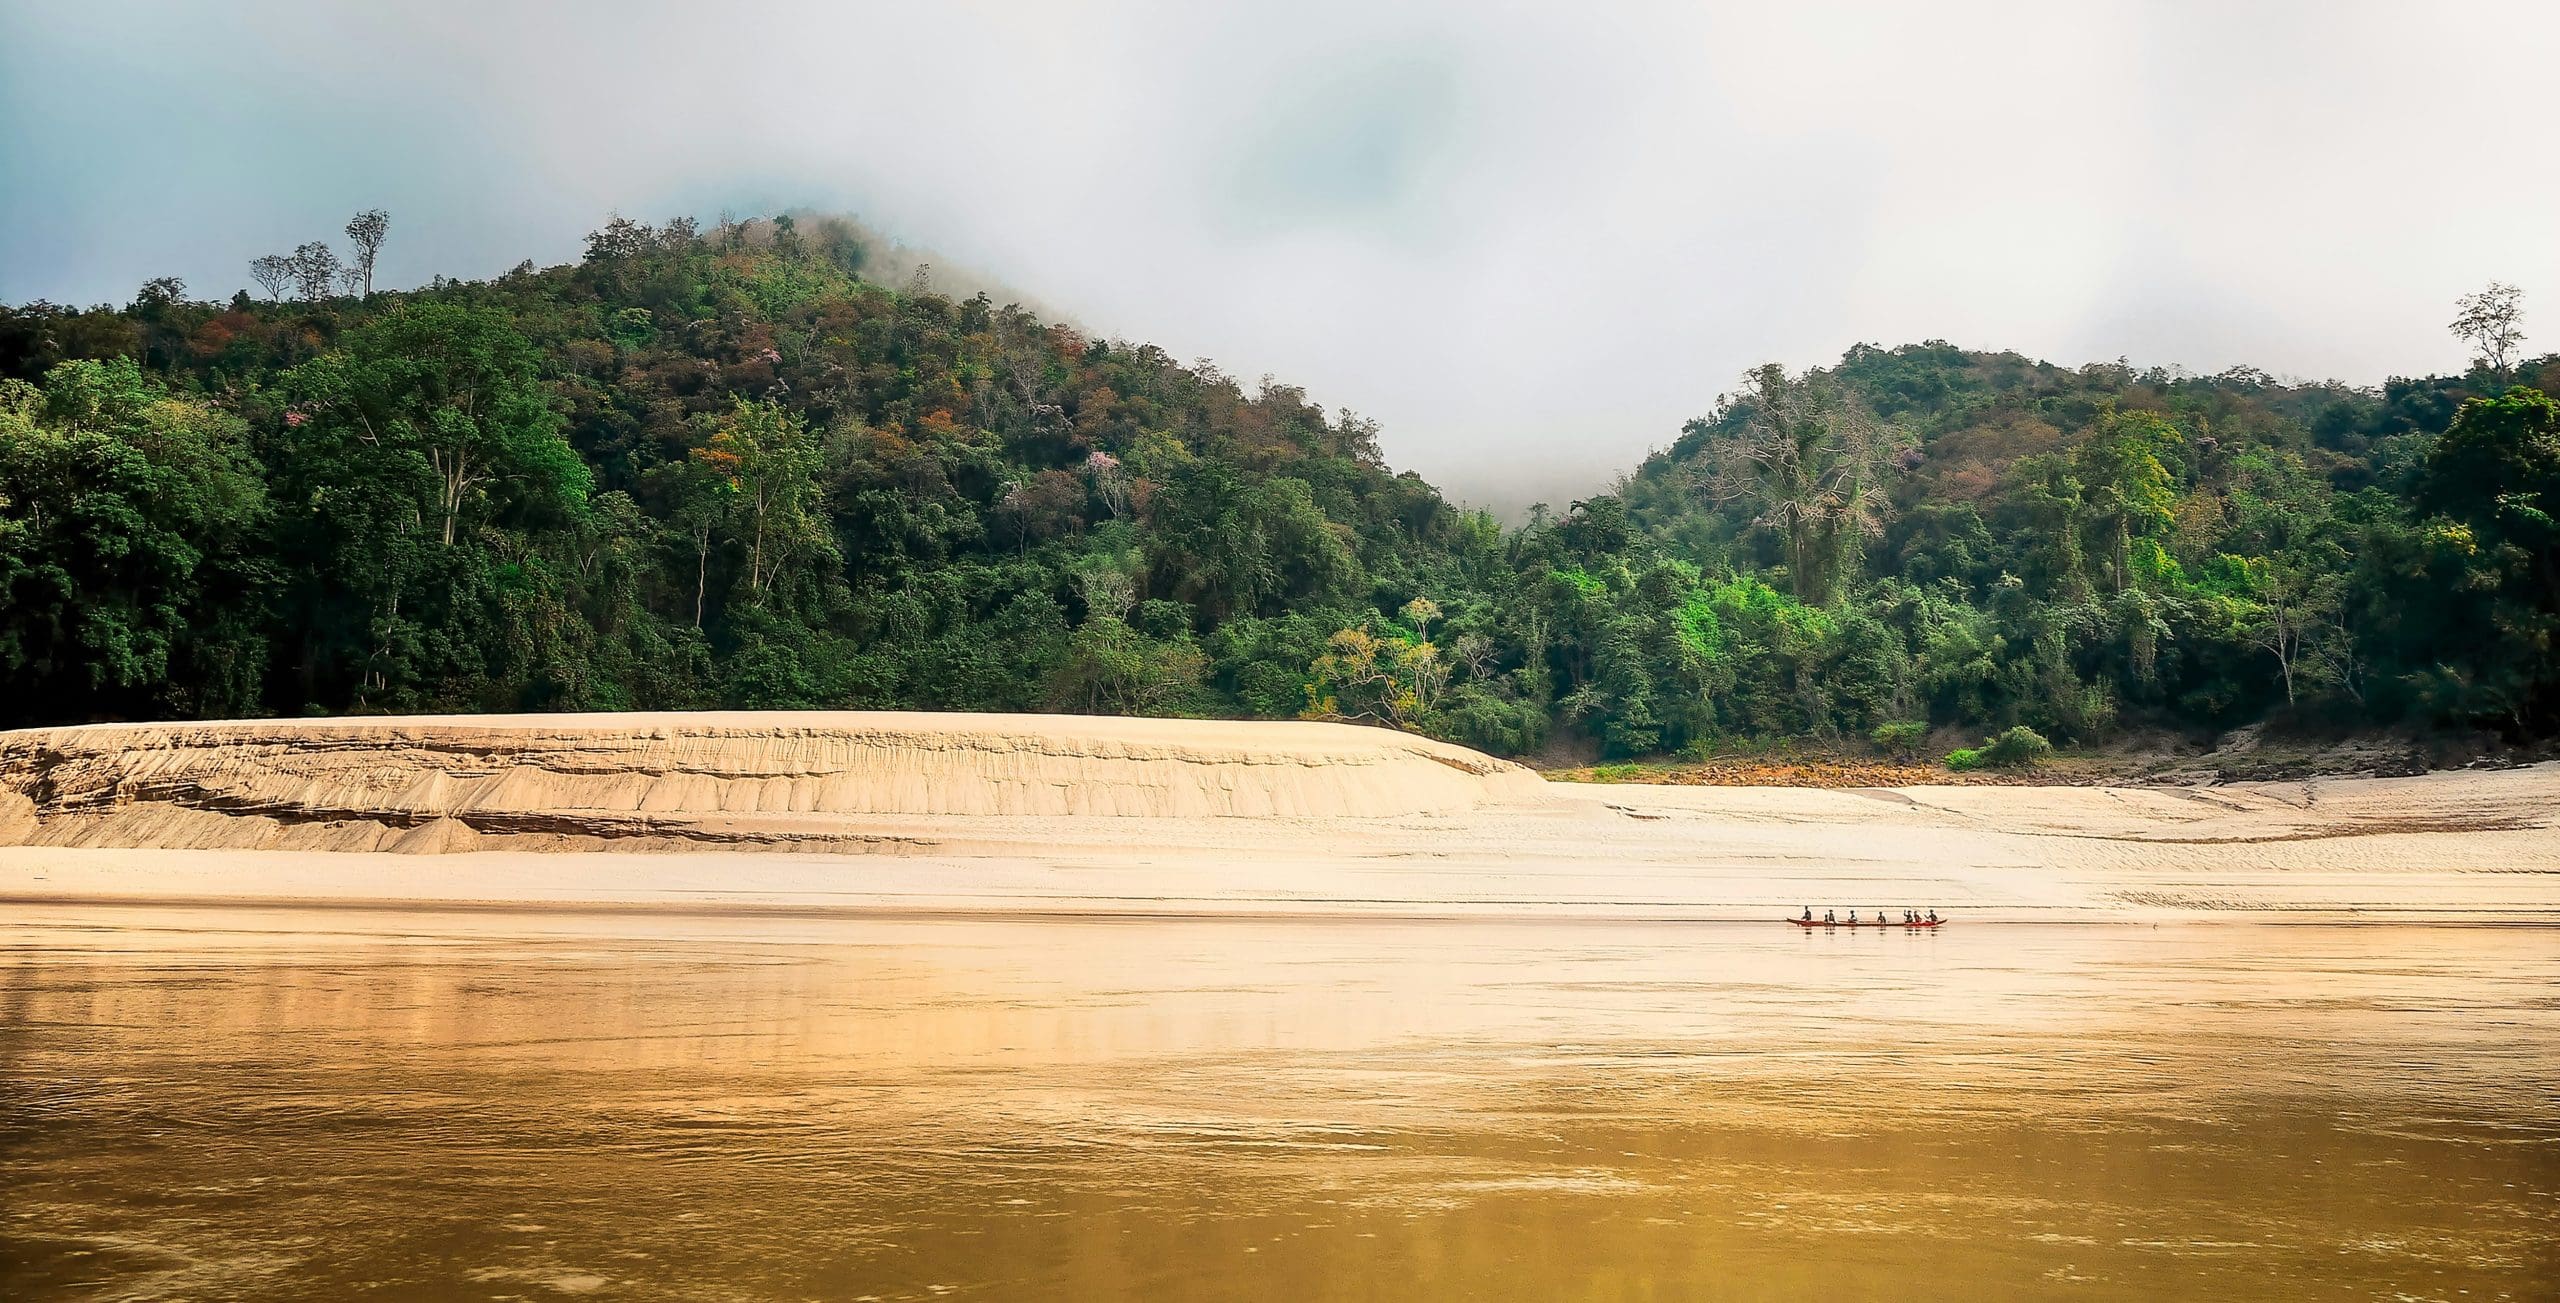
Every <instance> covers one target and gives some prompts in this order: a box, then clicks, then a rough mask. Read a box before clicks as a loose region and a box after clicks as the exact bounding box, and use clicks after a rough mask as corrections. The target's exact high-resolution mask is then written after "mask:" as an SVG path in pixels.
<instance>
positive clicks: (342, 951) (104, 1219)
mask: <svg viewBox="0 0 2560 1303" xmlns="http://www.w3.org/2000/svg"><path fill="white" fill-rule="evenodd" d="M358 1294H363V1295H367V1296H370V1297H388V1298H417V1299H446V1298H558V1297H562V1296H569V1295H593V1296H596V1297H624V1298H671V1299H731V1298H782V1299H792V1298H810V1299H852V1298H866V1297H868V1298H877V1299H906V1298H912V1299H931V1298H961V1297H982V1298H1041V1299H1049V1298H1068V1299H1080V1298H1093V1299H1102V1298H1168V1299H1173V1298H1181V1299H1198V1298H1270V1299H1413V1298H1434V1297H1441V1298H1511V1299H1562V1298H1574V1299H1672V1298H1697V1297H1707V1298H1714V1297H1733V1298H1792V1297H1807V1298H1811V1297H1828V1296H1835V1295H1836V1296H1848V1297H1897V1298H1949V1299H1957V1298H1962V1299H1980V1298H1997V1297H2004V1296H2007V1297H2067V1298H2088V1299H2145V1298H2157V1297H2163V1296H2188V1297H2200V1298H2201V1297H2224V1298H2229V1297H2250V1298H2273V1299H2297V1298H2298V1299H2329V1298H2337V1299H2368V1298H2427V1299H2446V1300H2455V1299H2475V1300H2490V1299H2499V1298H2507V1299H2535V1298H2540V1299H2549V1298H2553V1297H2555V1296H2560V942H2555V939H2554V937H2553V936H2552V934H2550V933H2548V932H2532V931H2499V930H2489V929H2431V930H2422V929H2402V928H2381V927H2375V928H2306V927H2291V928H2288V927H2263V926H2259V927H2212V926H2193V927H2180V928H2166V929H2137V928H2089V929H2065V928H2006V929H2002V928H1993V927H1978V928H1975V929H1972V930H1970V931H1968V930H1966V929H1964V928H1963V927H1961V926H1959V927H1956V928H1950V929H1948V930H1947V931H1946V932H1945V933H1943V934H1941V935H1936V936H1929V935H1912V934H1902V933H1885V934H1875V933H1868V934H1858V935H1850V934H1834V935H1823V934H1814V935H1800V934H1798V933H1797V932H1795V931H1794V930H1793V929H1781V928H1779V927H1777V926H1776V925H1775V924H1772V925H1770V926H1768V927H1766V928H1753V927H1735V926H1720V927H1719V926H1707V927H1687V928H1682V927H1671V926H1629V925H1587V924H1571V923H1535V924H1533V923H1518V924H1483V925H1450V924H1412V925H1400V924H1384V923H1352V924H1346V923H1303V924H1265V923H1242V922H1230V923H1216V922H1204V923H1180V922H1160V921H1158V922H1143V923H1107V922H1077V923H1065V922H968V921H878V920H845V921H817V922H813V921H808V920H745V919H696V920H671V919H662V918H637V917H632V916H618V917H593V918H577V917H568V916H559V917H542V916H528V915H460V914H447V915H399V914H377V913H365V912H360V911H312V912H301V913H294V912H284V911H222V912H215V911H149V910H114V911H101V910H95V909H90V910H77V911H75V910H70V909H39V910H22V911H19V912H17V913H16V914H14V915H13V916H11V917H10V918H8V919H7V920H5V921H0V1296H6V1297H8V1298H12V1299H29V1300H33V1299H52V1298H135V1299H143V1298H172V1299H174V1298H199V1297H216V1296H219V1297H259V1298H275V1299H338V1298H345V1297H349V1296H351V1295H358Z"/></svg>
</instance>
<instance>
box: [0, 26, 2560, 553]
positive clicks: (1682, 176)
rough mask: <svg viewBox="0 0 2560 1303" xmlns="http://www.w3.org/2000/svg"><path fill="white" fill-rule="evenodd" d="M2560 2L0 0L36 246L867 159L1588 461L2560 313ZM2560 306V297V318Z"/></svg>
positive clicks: (222, 254)
mask: <svg viewBox="0 0 2560 1303" xmlns="http://www.w3.org/2000/svg"><path fill="white" fill-rule="evenodd" d="M2555 67H2560V4H2551V3H2472V4H2462V3H2421V2H2418V0H2411V2H2409V3H2397V4H2383V3H2353V2H2351V0H2350V2H2341V0H2328V2H2326V3H2248V2H2246V0H2223V2H2221V3H2193V4H2187V3H2098V2H2091V3H2071V2H2067V0H2036V2H2033V3H1965V2H1962V0H1956V2H1953V3H1943V2H1942V3H1936V4H1929V5H1915V4H1907V3H1887V2H1884V0H1858V2H1850V0H1840V2H1836V3H1816V2H1808V0H1765V2H1763V3H1755V4H1748V5H1742V4H1689V5H1625V6H1604V5H1590V4H1584V5H1557V4H1535V5H1532V4H1517V5H1513V4H1503V3H1488V0H1438V2H1435V3H1416V4H1401V5H1397V4H1384V3H1374V2H1372V3H1342V4H1333V3H1303V2H1295V3H1290V4H1285V5H1282V4H1260V5H1213V4H1203V3H1198V2H1197V0H1191V2H1182V0H1176V2H1172V3H1142V2H1134V0H1132V2H1125V3H1093V4H1076V3H1031V2H1029V0H1024V2H1022V3H1015V4H924V3H913V4H905V5H894V6H891V5H859V4H848V3H835V4H811V5H789V6H785V5H754V4H737V3H732V4H722V5H704V4H684V5H676V4H666V5H643V4H634V3H614V4H591V5H569V4H555V5H542V4H519V3H463V2H460V0H436V2H435V3H417V4H411V5H405V6H396V7H395V6H390V5H377V4H345V5H338V6H323V5H307V4H274V3H263V4H262V3H223V4H200V3H171V4H121V3H100V2H98V0H79V2H70V0H7V3H5V4H0V298H5V299H9V300H26V299H32V298H39V297H41V298H50V299H54V300H56V301H71V302H84V303H85V302H97V301H117V302H122V301H124V300H126V299H129V298H130V297H131V295H132V291H133V289H134V287H135V286H137V285H138V284H140V283H141V282H142V281H143V280H144V279H146V278H148V277H151V276H156V275H169V274H175V275H181V276H184V277H186V278H187V280H188V282H189V284H190V285H191V286H193V287H194V288H195V290H196V291H197V292H198V293H216V292H218V293H228V292H229V291H230V290H232V289H234V288H237V287H239V286H241V285H243V284H245V283H246V282H247V277H246V274H245V265H246V263H247V261H248V259H249V258H251V257H252V256H255V255H256V254H259V253H264V252H270V251H275V250H281V249H287V248H289V247H290V246H292V245H293V244H295V243H297V242H299V241H301V240H306V239H314V238H324V237H325V238H330V239H332V240H333V241H334V240H335V239H336V237H337V231H338V227H339V226H340V225H341V224H342V223H343V222H344V220H345V218H346V215H347V214H349V213H351V212H353V211H355V210H357V209H361V208H368V207H382V208H387V209H389V210H390V211H391V213H392V218H393V225H392V234H391V241H390V244H389V245H388V246H387V248H386V249H385V252H384V256H383V272H384V275H383V280H384V281H385V283H388V284H392V285H402V284H409V283H414V282H417V281H421V280H424V279H426V278H427V277H428V276H430V275H432V274H434V273H437V272H444V273H447V274H454V275H466V276H485V275H490V274H494V273H496V272H499V271H502V270H504V269H505V268H507V267H509V266H512V265H514V264H515V263H516V262H518V261H519V260H521V259H523V258H526V257H532V258H534V259H536V260H538V261H541V262H557V261H565V260H568V259H570V258H572V257H574V256H575V254H576V252H577V250H578V247H579V238H580V236H581V235H582V234H583V233H584V232H586V231H587V230H589V229H591V228H593V227H594V226H596V225H598V224H599V223H600V222H601V221H602V220H603V219H604V218H605V217H606V216H607V215H608V214H610V213H613V212H616V211H618V212H621V213H623V214H626V215H630V216H635V217H642V218H648V219H653V220H654V219H661V218H664V217H667V216H671V215H674V214H676V213H679V212H692V213H697V214H701V215H704V216H706V217H707V216H711V215H714V214H716V213H718V212H719V211H720V210H722V209H730V210H734V211H737V212H740V213H751V212H757V211H764V210H769V209H774V208H780V207H817V208H828V209H838V210H843V211H849V212H853V213H857V214H859V215H861V216H863V217H865V218H866V219H868V220H870V221H871V222H872V223H873V224H875V225H877V226H880V227H882V228H884V229H886V230H888V231H890V232H891V233H893V234H895V235H897V236H900V237H902V238H904V239H906V240H908V241H910V242H913V243H916V244H921V245H928V246H931V247H933V248H936V249H939V250H942V251H944V252H945V253H947V254H949V255H950V256H952V257H955V258H958V259H961V260H963V261H966V262H968V263H971V264H974V265H976V266H978V267H981V268H983V269H985V270H986V271H988V272H990V273H992V274H994V275H996V276H999V277H1001V278H1003V279H1004V280H1005V281H1006V282H1007V283H1009V284H1012V285H1016V286H1019V287H1020V288H1021V289H1022V290H1023V291H1024V292H1025V293H1027V294H1029V295H1031V296H1034V297H1036V298H1037V299H1039V300H1042V301H1045V302H1046V303H1049V304H1054V305H1059V306H1061V307H1063V308H1065V309H1067V310H1068V311H1070V312H1071V313H1072V314H1073V315H1074V316H1075V317H1076V318H1077V319H1078V320H1079V321H1081V322H1082V323H1083V324H1085V325H1086V326H1087V327H1089V328H1091V329H1094V330H1097V331H1100V332H1104V333H1108V334H1113V335H1123V336H1128V337H1131V338H1138V339H1146V340H1152V341H1154V342H1157V343H1159V344H1162V345H1164V346H1165V347H1167V348H1168V349H1170V350H1172V351H1173V352H1175V353H1177V354H1179V355H1182V356H1185V357H1190V356H1207V357H1211V358H1214V359H1216V360H1217V361H1218V362H1219V363H1220V364H1221V365H1222V366H1224V367H1225V368H1226V369H1227V370H1228V371H1229V372H1230V373H1233V374H1236V375H1240V376H1247V377H1251V376H1257V375H1261V374H1263V373H1265V372H1270V373H1273V374H1276V375H1278V376H1279V377H1281V378H1283V379H1286V380H1290V381H1294V382H1296V383H1300V384H1303V385H1305V386H1306V387H1307V388H1308V389H1309V390H1310V391H1311V393H1312V394H1313V396H1314V397H1316V398H1317V399H1318V400H1319V401H1322V402H1325V403H1327V404H1328V405H1332V406H1341V407H1350V408H1354V409H1357V410H1359V411H1361V412H1363V413H1364V414H1367V415H1369V416H1373V417H1376V418H1378V419H1379V420H1381V421H1382V422H1383V423H1384V424H1385V429H1386V433H1385V443H1386V448H1387V451H1388V454H1389V456H1390V458H1391V459H1392V460H1393V461H1395V462H1396V464H1397V465H1399V466H1401V467H1411V468H1413V469H1417V470H1420V471H1422V472H1423V473H1424V474H1425V475H1428V476H1430V477H1431V478H1433V479H1434V480H1436V481H1439V482H1441V483H1443V484H1445V485H1447V486H1449V487H1450V488H1451V489H1453V490H1454V491H1455V492H1457V493H1458V494H1460V495H1461V496H1468V497H1473V498H1477V499H1479V500H1487V499H1501V500H1506V501H1511V502H1514V503H1516V502H1518V501H1523V500H1525V499H1526V498H1528V497H1532V496H1537V497H1546V498H1548V499H1550V500H1553V501H1556V502H1558V503H1561V502H1562V501H1564V500H1565V499H1567V498H1570V497H1573V496H1576V495H1578V494H1580V493H1582V492H1586V491H1588V490H1590V489H1592V488H1594V487H1597V486H1598V485H1600V484H1602V483H1604V482H1605V481H1606V480H1607V479H1608V478H1609V477H1610V476H1611V475H1612V474H1614V473H1615V472H1616V471H1618V470H1620V469H1623V468H1624V467H1626V466H1627V465H1628V464H1629V463H1630V462H1631V461H1632V460H1633V459H1634V458H1636V457H1638V456H1640V455H1641V454H1642V453H1643V452H1644V451H1645V450H1646V449H1647V448H1649V447H1652V446H1656V445H1659V444H1663V443H1667V442H1668V441H1669V440H1670V439H1671V438H1672V437H1674V436H1675V435H1676V433H1677V431H1678V427H1679V424H1680V422H1681V421H1682V420H1684V419H1685V418H1687V417H1689V416H1692V415H1696V414H1698V413H1700V412H1702V411H1705V410H1706V409H1707V408H1709V407H1710V406H1711V405H1712V404H1713V402H1714V399H1715V396H1716V394H1717V393H1718V392H1720V391H1721V390H1723V389H1725V388H1728V387H1730V385H1731V383H1732V380H1733V378H1734V377H1735V376H1736V375H1737V374H1738V373H1739V372H1740V371H1741V370H1742V369H1743V368H1744V367H1745V366H1747V365H1750V364H1752V363H1755V362H1758V361H1761V360H1764V359H1772V358H1774V359H1778V360H1781V361H1784V362H1787V363H1789V364H1790V365H1797V366H1801V365H1806V364H1810V363H1816V362H1822V361H1827V360H1830V359H1832V358H1835V357H1837V356H1838V355H1839V353H1840V352H1841V351H1842V350H1843V349H1844V348H1846V347H1848V346H1849V345H1850V344H1853V343H1856V342H1859V341H1862V340H1863V341H1870V342H1876V343H1883V344H1894V343H1904V342H1910V341H1916V340H1921V339H1928V338H1944V339H1950V340H1954V341H1956V342H1958V343H1961V344H1965V345H1968V346H1975V347H1988V348H2015V349H2019V350H2021V351H2024V352H2028V353H2032V354H2037V355H2040V356H2044V357H2049V358H2052V359H2054V360H2056V361H2061V362H2066V363H2078V362H2082V361H2087V360H2092V359H2102V358H2103V359H2113V358H2116V357H2119V356H2127V357H2130V358H2132V359H2133V360H2134V361H2135V362H2137V363H2154V362H2158V363H2178V364H2182V365H2185V366H2188V367H2191V368H2195V369H2198V370H2206V371H2212V370H2220V369H2222V368H2224V367H2227V366H2231V365H2234V364H2239V363H2249V364H2253V365H2257V366H2261V367H2264V368H2266V369H2269V370H2272V371H2276V372H2279V373H2286V374H2296V375H2306V376H2323V377H2336V378H2340V379H2345V380H2349V381H2353V382H2357V383H2373V382H2377V381H2379V380H2381V379H2382V378H2383V377H2385V376H2387V375H2391V374H2399V373H2413V372H2424V371H2430V370H2440V369H2449V368H2454V367H2457V366H2459V365H2460V363H2461V361H2462V352H2461V348H2460V346H2459V345H2457V344H2456V343H2455V342H2454V341H2453V340H2452V339H2451V338H2450V337H2448V336H2447V335H2446V333H2445V330H2444V323H2445V321H2446V320H2447V319H2448V318H2449V317H2450V316H2451V315H2452V300H2453V298H2454V297H2455V296H2456V295H2458V294H2461V293H2463V292H2466V291H2469V290H2472V289H2476V288H2478V287H2479V286H2480V285H2481V284H2482V283H2484V282H2486V281H2489V280H2491V279H2498V280H2505V281H2510V282H2514V283H2516V284H2519V285H2522V286H2523V287H2524V288H2525V290H2526V294H2527V307H2528V313H2529V316H2528V321H2527V329H2528V334H2529V335H2532V336H2535V337H2536V338H2534V339H2533V340H2532V341H2531V345H2530V346H2531V347H2532V348H2533V351H2536V352H2539V351H2543V350H2545V349H2549V348H2551V347H2554V346H2560V166H2555V165H2554V164H2553V163H2552V161H2551V153H2550V148H2549V141H2550V138H2551V127H2552V124H2553V123H2555V122H2560V72H2555V71H2554V69H2555ZM2537 326H2540V327H2542V329H2540V330H2536V329H2535V327H2537Z"/></svg>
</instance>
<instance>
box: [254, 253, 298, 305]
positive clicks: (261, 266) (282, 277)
mask: <svg viewBox="0 0 2560 1303" xmlns="http://www.w3.org/2000/svg"><path fill="white" fill-rule="evenodd" d="M249 277H250V279H252V280H255V281H256V282H258V287H259V288H260V289H263V290H265V291H266V292H267V297H268V298H271V299H275V300H278V301H282V300H283V298H284V296H285V291H287V290H290V289H292V288H293V283H294V275H293V259H291V258H288V257H285V256H284V255H283V254H280V253H271V254H268V255H266V256H265V257H263V258H252V259H250V260H249Z"/></svg>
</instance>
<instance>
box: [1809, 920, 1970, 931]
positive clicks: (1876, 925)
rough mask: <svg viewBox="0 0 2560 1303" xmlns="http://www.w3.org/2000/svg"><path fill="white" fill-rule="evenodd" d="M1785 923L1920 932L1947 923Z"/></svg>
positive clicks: (1865, 921)
mask: <svg viewBox="0 0 2560 1303" xmlns="http://www.w3.org/2000/svg"><path fill="white" fill-rule="evenodd" d="M1787 921H1788V922H1790V923H1793V924H1795V925H1796V926H1797V927H1801V928H1817V927H1819V928H1843V927H1847V928H1866V927H1872V928H1897V927H1901V928H1913V929H1917V930H1920V931H1927V930H1928V929H1930V928H1933V927H1945V926H1946V925H1947V921H1946V920H1945V919H1939V920H1937V921H1936V922H1931V923H1894V922H1883V921H1878V920H1875V919H1864V918H1862V919H1859V920H1858V921H1857V922H1855V923H1825V922H1823V921H1822V920H1821V919H1812V920H1806V919H1801V918H1791V919H1788V920H1787Z"/></svg>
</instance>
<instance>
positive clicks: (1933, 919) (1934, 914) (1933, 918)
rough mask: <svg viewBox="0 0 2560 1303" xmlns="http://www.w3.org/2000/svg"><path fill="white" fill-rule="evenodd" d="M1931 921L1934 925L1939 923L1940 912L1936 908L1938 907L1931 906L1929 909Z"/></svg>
mask: <svg viewBox="0 0 2560 1303" xmlns="http://www.w3.org/2000/svg"><path fill="white" fill-rule="evenodd" d="M1929 921H1930V922H1932V923H1935V922H1937V921H1938V910H1937V907H1936V906H1934V905H1932V906H1930V908H1929Z"/></svg>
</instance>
